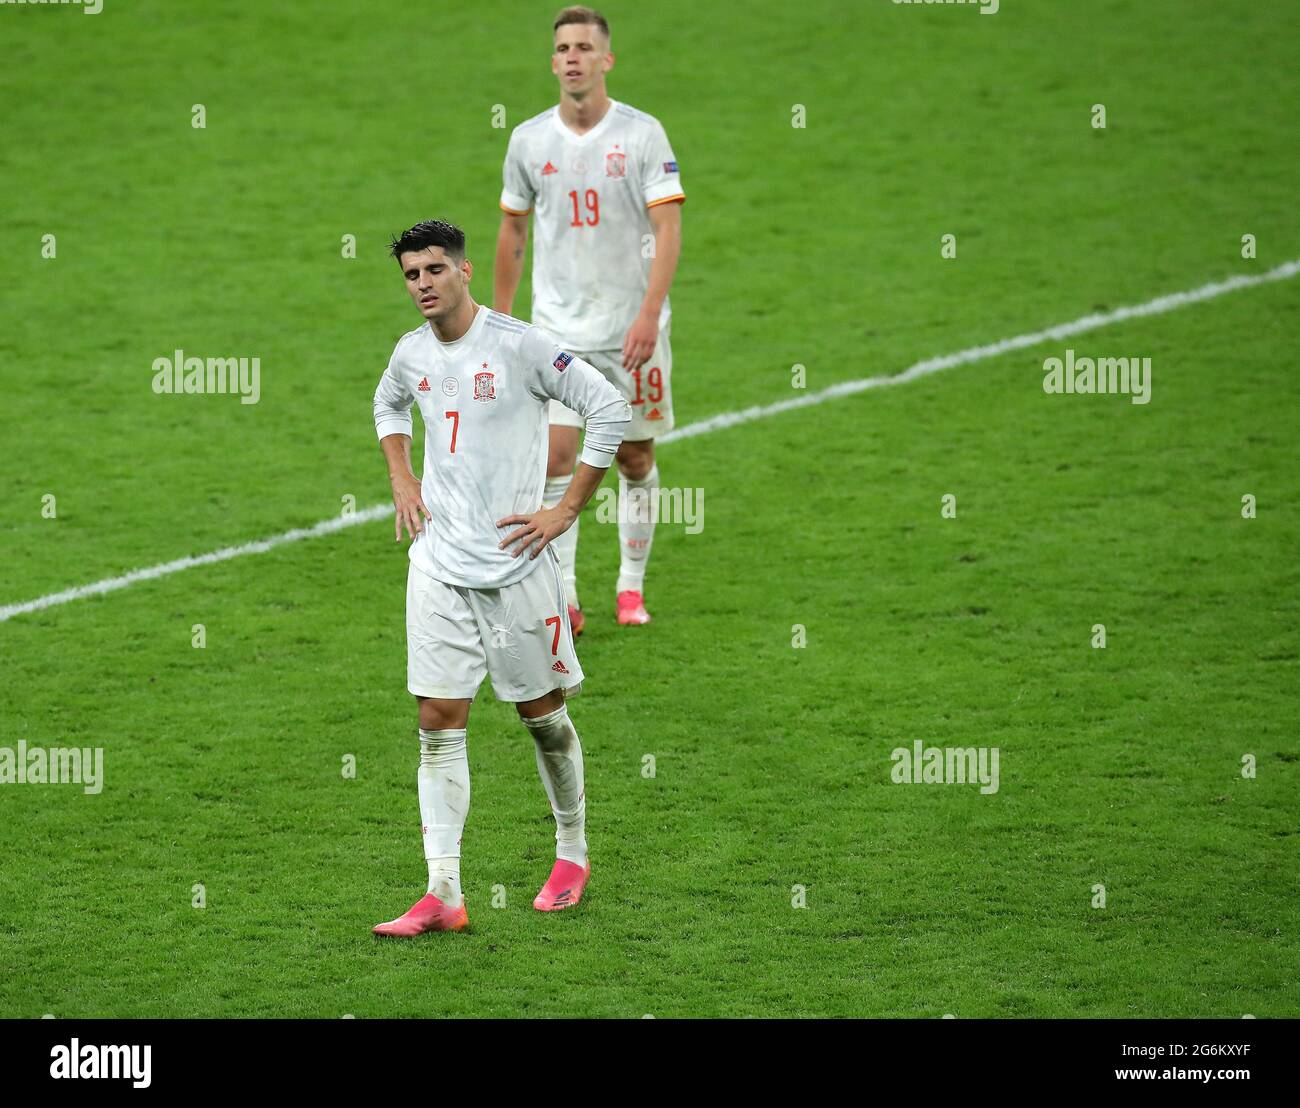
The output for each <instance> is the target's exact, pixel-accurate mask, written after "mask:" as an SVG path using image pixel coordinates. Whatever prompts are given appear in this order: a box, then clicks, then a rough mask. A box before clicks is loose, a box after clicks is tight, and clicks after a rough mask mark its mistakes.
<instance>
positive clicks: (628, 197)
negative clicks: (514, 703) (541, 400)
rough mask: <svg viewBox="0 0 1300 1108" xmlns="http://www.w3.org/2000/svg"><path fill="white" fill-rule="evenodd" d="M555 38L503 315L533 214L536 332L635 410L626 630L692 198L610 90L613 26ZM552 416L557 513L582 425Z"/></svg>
mask: <svg viewBox="0 0 1300 1108" xmlns="http://www.w3.org/2000/svg"><path fill="white" fill-rule="evenodd" d="M554 35H555V53H554V54H553V55H552V57H551V69H552V71H553V72H554V73H555V75H556V77H557V78H558V79H559V82H560V101H559V104H558V105H557V106H555V107H553V108H550V109H548V110H547V111H545V112H543V113H542V114H541V115H538V116H535V117H534V118H532V119H529V120H527V121H526V122H524V123H521V124H520V125H519V126H518V127H516V128H515V129H514V131H513V132H512V133H511V136H510V145H509V147H508V149H507V151H506V159H505V168H504V173H503V177H504V188H503V189H502V192H501V208H502V211H503V212H504V215H503V216H502V219H501V229H500V231H499V233H498V236H497V254H496V269H495V272H494V283H495V289H494V295H493V306H494V307H495V308H496V309H497V311H500V312H506V313H509V312H510V311H511V307H512V305H513V303H514V298H515V293H516V292H517V291H518V289H519V280H520V277H521V276H522V274H523V265H524V251H525V247H526V246H527V243H528V220H529V215H530V214H532V216H533V226H534V230H535V232H536V240H537V241H536V243H535V244H534V247H533V310H532V319H533V322H534V323H537V324H540V325H541V326H543V327H545V328H546V329H547V330H549V331H551V332H552V333H553V334H554V335H556V336H557V337H558V338H559V340H560V341H561V342H562V343H565V344H566V349H570V350H575V351H577V352H579V353H580V354H581V356H582V357H583V358H584V359H585V360H586V361H588V362H590V363H591V364H592V365H594V366H595V367H596V368H597V369H598V370H600V371H601V373H603V374H604V375H605V376H606V378H608V379H609V380H610V381H611V382H612V383H613V384H614V385H616V386H617V387H618V389H619V391H620V392H621V393H622V394H623V395H624V396H625V397H626V398H627V400H628V402H629V403H630V404H631V407H632V424H631V426H630V427H629V429H628V433H627V438H626V439H624V441H623V445H622V446H621V447H620V448H619V451H618V469H619V511H618V518H619V524H618V532H619V548H620V562H619V573H618V584H617V586H616V588H615V594H616V608H617V612H618V622H619V623H620V624H639V623H648V622H649V621H650V616H649V614H648V613H647V612H646V608H645V586H644V581H645V570H646V563H647V562H648V560H649V558H650V546H651V543H652V541H653V539H654V527H655V519H656V514H657V505H658V489H659V470H658V468H657V467H656V465H655V451H654V440H655V437H656V436H658V435H663V434H665V433H666V432H668V431H670V430H671V429H672V426H673V402H672V350H671V348H670V346H669V324H670V320H671V309H670V305H669V302H668V290H669V288H670V286H671V285H672V282H673V276H674V274H675V273H676V271H677V259H678V255H679V254H680V252H681V226H682V216H681V209H682V203H683V202H684V201H685V199H686V194H685V193H684V192H683V191H682V184H681V179H680V177H679V175H678V171H677V156H676V155H675V154H674V153H673V151H672V148H671V147H670V146H669V144H668V136H667V135H666V134H665V133H664V129H663V127H662V126H661V125H660V123H659V121H658V120H657V119H655V118H654V117H653V116H650V115H646V114H645V113H644V112H640V111H637V110H636V109H635V108H632V107H629V106H628V105H627V104H621V103H619V102H617V101H614V100H611V99H610V98H609V96H608V94H607V93H606V91H605V74H606V73H607V72H609V70H610V68H611V67H612V66H613V64H614V55H613V54H611V53H610V50H609V24H608V23H607V22H606V21H605V18H604V16H602V15H601V14H600V13H599V12H596V11H593V10H592V9H591V8H585V7H571V8H565V9H564V10H563V11H562V12H560V14H559V16H558V17H557V19H556V21H555V26H554ZM550 411H551V436H550V456H549V458H548V462H547V470H546V475H547V476H546V498H545V500H544V501H543V503H544V504H547V505H550V504H558V503H559V502H560V501H561V500H562V499H563V498H564V497H565V496H566V495H567V492H568V489H569V483H570V481H571V480H572V474H573V465H574V459H575V458H576V457H577V450H578V432H579V428H580V427H581V426H582V420H581V419H580V418H579V416H578V415H577V414H575V413H574V412H573V411H572V410H570V409H568V408H566V407H565V406H564V404H563V403H561V402H560V401H556V402H554V403H552V404H551V405H550ZM577 545H578V524H577V523H576V522H575V523H574V525H573V526H572V527H571V528H570V529H569V530H568V531H566V532H565V533H564V534H563V535H562V536H561V537H560V538H559V539H558V540H556V543H555V546H556V548H557V551H558V553H559V556H560V565H561V567H562V569H563V572H564V585H565V595H566V599H567V601H568V604H569V609H570V610H569V615H570V619H571V620H572V622H573V627H574V633H575V634H578V633H581V631H582V625H583V623H584V617H583V615H582V609H581V606H580V605H579V602H578V589H577V573H576V568H575V563H576V558H577Z"/></svg>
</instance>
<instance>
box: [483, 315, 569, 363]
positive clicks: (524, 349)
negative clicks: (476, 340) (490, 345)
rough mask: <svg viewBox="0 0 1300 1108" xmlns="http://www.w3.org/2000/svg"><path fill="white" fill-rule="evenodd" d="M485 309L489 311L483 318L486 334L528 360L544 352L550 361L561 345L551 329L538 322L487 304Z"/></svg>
mask: <svg viewBox="0 0 1300 1108" xmlns="http://www.w3.org/2000/svg"><path fill="white" fill-rule="evenodd" d="M484 310H485V311H486V312H487V313H488V314H487V317H486V318H485V319H484V320H483V332H484V335H485V336H488V335H490V336H493V337H495V338H496V339H498V340H500V341H503V342H504V343H505V344H506V345H508V346H509V347H510V348H511V349H512V350H514V351H515V352H517V353H518V354H519V355H520V357H522V358H524V359H526V360H532V359H535V358H537V357H540V356H541V355H543V354H544V355H546V358H547V360H548V361H549V360H550V359H551V357H552V352H553V351H554V350H555V348H557V347H558V346H559V345H560V343H559V342H558V341H557V340H556V338H555V336H554V335H552V334H551V333H550V331H548V330H546V328H544V327H541V326H539V325H538V324H536V323H528V322H527V321H526V320H522V319H516V318H515V317H514V316H512V315H504V314H503V313H501V312H496V311H493V310H492V309H491V308H488V307H487V306H486V305H484Z"/></svg>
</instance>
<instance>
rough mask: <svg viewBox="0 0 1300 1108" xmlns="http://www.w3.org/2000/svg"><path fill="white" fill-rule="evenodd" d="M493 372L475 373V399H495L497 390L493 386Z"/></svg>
mask: <svg viewBox="0 0 1300 1108" xmlns="http://www.w3.org/2000/svg"><path fill="white" fill-rule="evenodd" d="M492 377H493V375H492V374H491V373H476V374H474V399H475V400H495V399H496V398H497V390H496V389H494V388H493V387H492Z"/></svg>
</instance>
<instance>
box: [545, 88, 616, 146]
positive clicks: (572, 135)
mask: <svg viewBox="0 0 1300 1108" xmlns="http://www.w3.org/2000/svg"><path fill="white" fill-rule="evenodd" d="M617 107H618V101H617V100H615V99H614V98H613V97H610V101H609V109H608V111H606V112H605V114H604V115H602V116H601V117H600V122H599V123H597V124H596V126H594V127H593V128H592V129H591V130H590V131H588V132H587V133H586V134H585V135H580V134H578V133H577V132H576V131H571V130H570V129H569V126H568V124H566V123H565V122H564V120H562V119H561V118H560V108H559V105H556V108H555V111H554V112H553V113H552V114H551V122H552V123H554V124H555V129H556V130H557V131H559V132H560V134H561V135H563V136H564V138H565V139H566V140H567V141H568V142H576V143H582V144H585V143H588V142H591V141H592V139H594V138H597V137H598V136H599V135H600V134H601V132H602V131H604V130H605V128H606V127H607V126H608V125H609V123H610V121H611V119H613V116H614V110H615V109H616V108H617Z"/></svg>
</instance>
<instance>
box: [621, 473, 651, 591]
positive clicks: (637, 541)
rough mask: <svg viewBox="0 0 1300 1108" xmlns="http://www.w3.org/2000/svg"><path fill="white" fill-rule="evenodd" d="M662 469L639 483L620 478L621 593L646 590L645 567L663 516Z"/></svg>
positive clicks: (643, 478)
mask: <svg viewBox="0 0 1300 1108" xmlns="http://www.w3.org/2000/svg"><path fill="white" fill-rule="evenodd" d="M658 494H659V467H658V465H653V466H651V467H650V472H649V473H647V474H646V475H645V476H644V477H642V478H641V479H640V480H639V481H632V480H629V479H628V478H626V477H624V476H623V475H622V474H621V473H620V474H619V475H618V546H619V551H620V560H619V565H618V588H617V589H616V590H615V591H617V592H626V591H627V590H628V589H635V590H636V591H637V592H643V591H644V585H645V567H646V563H647V562H648V561H649V560H650V544H651V543H652V542H654V537H655V521H656V520H657V519H658V515H659V495H658Z"/></svg>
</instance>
